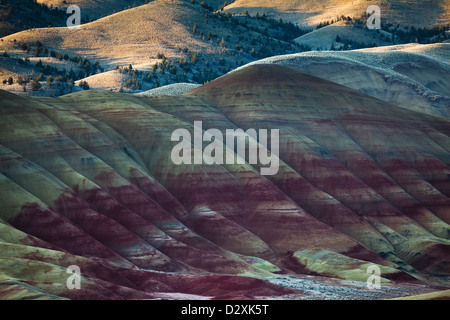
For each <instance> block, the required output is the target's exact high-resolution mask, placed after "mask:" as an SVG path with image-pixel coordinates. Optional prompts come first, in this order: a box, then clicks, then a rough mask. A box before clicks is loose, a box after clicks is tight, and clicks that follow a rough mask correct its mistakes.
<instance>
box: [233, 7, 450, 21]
mask: <svg viewBox="0 0 450 320" xmlns="http://www.w3.org/2000/svg"><path fill="white" fill-rule="evenodd" d="M370 5H377V6H379V7H380V9H381V12H382V17H383V19H386V21H388V22H390V23H395V24H397V23H400V24H402V25H411V26H416V27H432V26H434V25H435V24H446V23H448V22H449V21H450V1H449V0H443V1H439V0H427V1H414V0H400V1H382V0H374V1H370V2H368V1H366V0H351V1H350V0H313V1H309V0H308V1H305V0H263V1H261V0H237V1H235V2H233V3H232V4H231V5H229V6H227V7H226V8H225V10H226V11H230V12H236V13H243V12H244V11H245V10H247V11H248V12H249V13H250V14H252V15H254V14H256V13H258V12H259V13H260V14H263V13H265V14H266V15H269V16H274V17H277V18H280V17H281V18H283V19H285V20H289V21H291V22H294V23H299V24H302V25H309V26H311V25H318V24H319V23H320V22H323V21H327V20H332V19H336V17H340V16H342V15H343V16H345V17H347V16H349V17H351V18H359V17H361V16H363V15H365V13H366V10H367V8H368V7H369V6H370Z"/></svg>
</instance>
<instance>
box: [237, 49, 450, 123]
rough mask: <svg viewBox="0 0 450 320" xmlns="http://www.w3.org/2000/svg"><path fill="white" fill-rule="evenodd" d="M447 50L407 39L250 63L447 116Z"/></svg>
mask: <svg viewBox="0 0 450 320" xmlns="http://www.w3.org/2000/svg"><path fill="white" fill-rule="evenodd" d="M449 55H450V44H448V43H442V44H432V45H418V44H410V45H400V46H387V47H380V48H371V49H362V50H352V51H322V52H304V53H298V54H292V55H284V56H277V57H271V58H267V59H263V60H260V61H258V62H253V63H250V65H252V64H279V65H286V66H290V67H293V68H296V69H298V70H300V71H302V72H305V73H308V74H311V75H314V76H317V77H320V78H324V79H327V80H330V81H333V82H336V83H339V84H342V85H344V86H347V87H350V88H353V89H356V90H359V91H361V92H363V93H365V94H369V95H371V96H373V97H376V98H378V99H381V100H383V101H386V102H389V103H392V104H395V105H397V106H400V107H403V108H406V109H411V110H415V111H420V112H424V113H428V114H433V115H438V116H444V117H447V118H448V117H449V116H450V63H449V61H448V56H449ZM245 67H246V66H244V67H243V68H245ZM238 70H239V68H238Z"/></svg>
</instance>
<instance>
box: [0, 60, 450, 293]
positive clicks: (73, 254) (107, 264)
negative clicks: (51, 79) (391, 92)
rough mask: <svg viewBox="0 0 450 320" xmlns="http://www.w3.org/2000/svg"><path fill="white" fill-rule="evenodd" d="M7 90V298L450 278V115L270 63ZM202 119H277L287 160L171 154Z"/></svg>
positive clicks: (422, 286)
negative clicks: (188, 83)
mask: <svg viewBox="0 0 450 320" xmlns="http://www.w3.org/2000/svg"><path fill="white" fill-rule="evenodd" d="M1 96H2V97H1V98H2V99H1V105H0V106H1V112H2V115H1V117H0V119H1V126H0V128H1V134H0V139H1V141H0V143H1V148H2V153H1V156H2V159H1V172H2V175H1V177H2V178H1V192H2V202H1V207H0V214H1V215H0V218H1V219H2V232H1V238H2V243H1V245H2V246H3V249H2V251H1V252H2V253H1V254H2V259H1V260H0V263H1V264H2V268H1V270H2V287H3V290H2V291H1V292H2V293H1V294H2V296H3V297H5V298H16V297H42V298H49V297H54V296H59V297H66V298H80V297H85V298H105V297H108V298H146V297H147V298H162V297H169V298H177V297H178V298H183V297H184V298H186V297H187V296H183V295H179V294H190V295H198V296H200V297H207V298H211V297H215V298H220V297H244V296H247V297H249V296H250V297H260V296H262V297H267V296H269V297H272V296H274V297H277V296H278V297H279V296H287V297H292V296H296V297H305V298H307V297H310V296H308V292H309V293H310V294H312V297H313V298H314V294H313V293H311V290H309V291H308V289H307V288H306V289H303V290H302V289H301V285H304V284H305V281H313V282H314V283H317V282H316V281H318V282H319V287H320V283H322V285H323V284H327V280H323V278H320V277H319V278H318V279H315V278H314V279H309V278H307V279H303V280H304V281H301V280H302V279H301V278H300V280H298V278H295V279H294V280H292V281H289V279H290V278H289V277H287V278H286V277H283V276H281V278H280V274H281V275H293V276H297V277H298V276H303V275H311V276H321V277H324V276H325V277H329V278H330V279H331V278H339V279H344V280H349V281H361V282H359V283H360V284H361V283H362V284H364V283H365V281H366V280H367V277H368V275H367V272H366V270H367V268H368V266H370V265H377V266H379V268H380V270H381V275H382V284H383V285H387V286H389V288H390V290H385V291H383V290H381V291H374V292H373V291H369V290H367V289H365V288H361V285H360V287H359V288H360V291H365V292H369V293H368V295H369V297H370V296H371V295H372V297H374V295H375V294H376V296H377V298H383V297H396V295H395V294H394V295H392V293H393V292H397V294H398V295H397V296H405V295H408V294H407V293H409V294H412V293H414V294H417V293H428V292H430V291H437V290H440V289H444V288H448V286H450V282H449V275H450V270H449V265H450V264H449V257H450V254H449V253H450V252H449V250H450V246H449V244H450V226H449V223H450V217H449V214H450V211H449V208H450V199H449V183H448V181H449V180H448V179H449V171H448V166H449V140H448V135H449V129H450V125H449V120H448V118H445V117H441V116H436V115H429V114H425V113H421V112H417V111H413V110H408V109H406V108H401V107H399V106H396V105H393V104H389V103H387V102H384V101H382V100H379V99H376V98H373V97H371V96H369V95H366V94H364V93H361V92H359V91H357V90H354V89H351V88H348V87H345V86H342V85H339V84H337V83H334V82H330V81H328V80H325V79H321V78H317V77H314V76H311V75H307V74H305V73H302V72H300V71H298V70H296V69H294V68H289V67H286V66H280V65H276V64H258V65H252V66H248V67H246V68H242V69H241V70H237V71H235V72H233V73H230V74H229V75H226V76H224V77H221V78H219V79H217V80H215V81H213V82H211V83H209V84H206V85H204V86H201V87H198V88H196V89H193V90H191V91H188V92H187V93H185V94H182V95H176V96H145V95H144V96H142V95H140V96H138V95H129V94H122V93H113V92H107V91H95V90H89V91H85V92H79V93H73V94H70V95H65V96H63V97H59V98H27V97H20V96H17V95H14V94H11V93H8V92H6V91H1ZM193 121H203V129H204V130H206V129H208V128H217V129H219V130H225V129H228V128H231V129H234V128H243V129H244V130H246V129H249V128H255V129H274V128H278V129H279V130H280V152H279V161H280V168H279V170H278V172H277V173H276V174H275V175H267V176H262V175H260V173H259V172H260V171H259V169H260V168H259V167H258V166H257V165H253V166H252V165H250V164H248V163H246V164H242V165H240V164H223V165H207V164H200V165H187V164H181V165H175V164H174V163H173V162H172V161H171V150H172V148H173V147H174V145H175V143H174V142H173V141H171V134H172V132H173V131H174V130H175V129H177V128H185V129H187V130H189V131H190V132H193ZM69 265H78V266H80V268H81V270H82V276H83V278H82V283H83V286H82V289H81V290H68V289H67V288H66V286H65V280H64V279H66V278H67V274H66V270H65V268H67V267H68V266H69ZM261 279H266V280H270V279H273V280H271V281H263V280H261ZM283 279H284V280H283ZM286 279H287V280H286ZM320 279H322V280H320ZM326 279H328V278H326ZM286 281H287V282H288V283H290V285H287V284H286ZM320 281H322V282H320ZM328 281H331V280H328ZM292 283H294V284H292ZM281 284H284V286H282V285H281ZM299 284H301V285H300V286H299ZM328 284H329V282H328ZM412 284H413V286H412V287H410V285H412ZM348 286H349V284H348V283H345V282H344V283H341V282H339V281H338V280H335V282H334V285H332V286H331V288H333V287H337V288H341V289H342V288H346V287H348ZM391 286H393V287H391ZM396 286H398V287H396ZM405 286H406V287H405ZM430 286H432V287H430ZM322 287H323V288H325V287H327V286H322ZM99 288H102V289H101V290H99ZM308 288H310V286H309V287H308ZM323 288H322V290H319V292H321V293H320V294H322V296H320V297H323V294H324V292H326V289H323ZM111 290H113V291H114V295H112V293H110V291H111ZM324 290H325V291H324ZM335 290H337V289H335ZM348 290H349V292H351V290H354V288H353V289H348ZM395 290H398V291H395ZM408 290H411V291H408ZM312 291H313V292H314V290H312ZM344 292H346V291H345V290H344ZM344 296H345V295H343V296H342V297H344ZM350 296H352V295H351V294H350ZM316 297H319V295H317V294H316ZM330 297H334V298H336V297H337V296H333V294H332V293H331V296H330ZM342 297H341V298H342ZM353 297H354V296H353Z"/></svg>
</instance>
